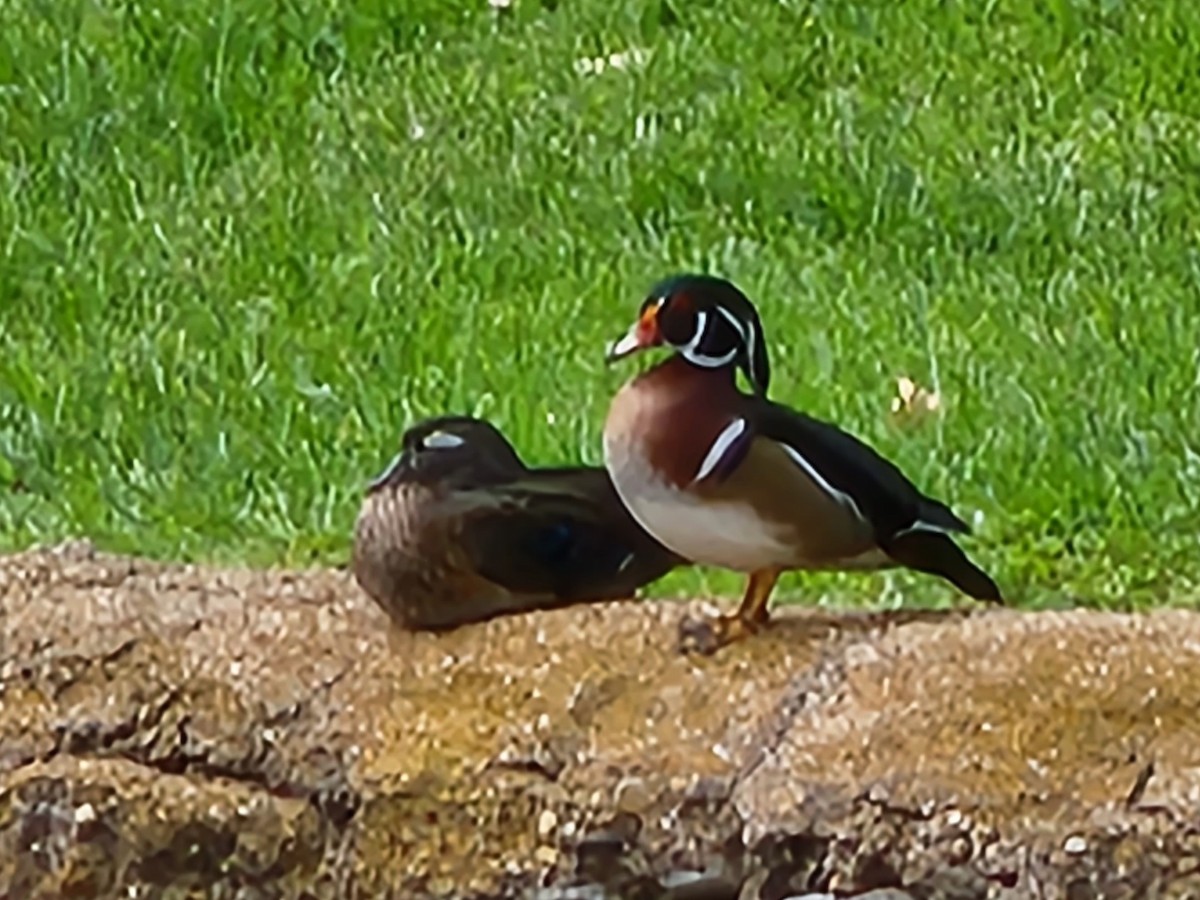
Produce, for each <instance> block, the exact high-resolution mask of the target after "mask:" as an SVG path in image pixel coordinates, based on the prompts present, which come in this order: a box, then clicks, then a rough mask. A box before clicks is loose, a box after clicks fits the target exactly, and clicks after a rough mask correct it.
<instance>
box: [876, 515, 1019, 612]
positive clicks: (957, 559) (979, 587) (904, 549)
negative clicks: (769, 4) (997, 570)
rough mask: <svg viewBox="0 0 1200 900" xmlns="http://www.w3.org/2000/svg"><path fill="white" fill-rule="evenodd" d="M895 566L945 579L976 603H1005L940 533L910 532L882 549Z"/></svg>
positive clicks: (985, 577) (993, 584)
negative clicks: (982, 601) (894, 562)
mask: <svg viewBox="0 0 1200 900" xmlns="http://www.w3.org/2000/svg"><path fill="white" fill-rule="evenodd" d="M883 550H884V552H886V553H887V554H888V556H890V557H891V558H892V559H894V560H895V561H896V562H898V563H900V565H902V566H906V567H907V568H910V569H915V570H916V571H918V572H926V573H928V574H930V575H937V576H939V577H941V578H945V579H946V580H947V581H949V582H950V583H951V584H953V585H954V586H955V587H957V588H958V589H959V590H960V591H962V592H963V593H965V594H967V595H968V596H970V597H973V598H975V599H976V600H985V601H987V602H989V603H1003V602H1004V598H1003V597H1002V596H1001V594H1000V588H999V587H997V586H996V582H994V581H993V580H992V579H991V577H990V576H988V574H987V573H986V572H984V571H983V569H981V568H979V566H977V565H975V563H973V562H971V560H969V559H968V558H967V555H966V554H965V553H963V551H962V549H961V548H960V547H959V546H958V545H957V544H956V543H954V541H953V540H952V539H951V538H950V536H949V535H947V534H942V533H941V532H937V531H925V530H915V531H907V532H904V533H902V534H900V535H897V536H896V537H893V538H892V539H891V540H890V541H888V542H887V544H886V545H885V546H884V547H883Z"/></svg>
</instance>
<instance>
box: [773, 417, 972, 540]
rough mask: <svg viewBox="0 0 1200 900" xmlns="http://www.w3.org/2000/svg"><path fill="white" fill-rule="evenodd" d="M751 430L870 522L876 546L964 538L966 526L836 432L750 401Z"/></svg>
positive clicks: (873, 454)
mask: <svg viewBox="0 0 1200 900" xmlns="http://www.w3.org/2000/svg"><path fill="white" fill-rule="evenodd" d="M752 402H753V404H754V406H753V422H754V431H755V432H756V433H757V434H759V435H761V436H763V437H767V438H770V439H772V440H774V441H777V442H779V443H780V444H783V445H784V446H785V447H786V448H787V449H788V450H789V451H790V453H791V455H792V457H793V458H794V459H795V460H796V462H797V464H798V465H801V466H803V467H805V468H807V469H809V474H810V475H812V476H813V477H814V478H816V479H817V480H818V483H822V482H823V483H824V486H826V487H827V488H829V489H832V491H833V492H836V493H839V494H840V495H841V496H842V498H848V499H849V500H850V501H852V502H853V504H854V506H855V507H857V509H858V511H859V513H860V514H861V515H862V516H863V517H864V518H865V519H866V520H867V521H868V522H870V523H871V526H872V528H873V529H874V531H875V534H876V535H877V538H878V539H879V540H880V541H881V542H887V541H888V540H890V539H891V538H894V537H896V536H897V535H898V534H900V533H902V532H904V531H906V530H909V529H914V528H915V529H916V530H920V531H935V532H939V531H940V532H959V533H963V534H969V533H970V530H971V529H970V528H969V527H968V525H967V523H966V522H964V521H963V520H962V519H960V518H959V517H958V516H956V515H955V514H954V513H953V512H951V511H950V508H949V507H948V506H946V505H945V504H944V503H942V502H941V501H939V500H934V499H933V498H932V497H927V496H926V495H925V494H922V493H921V492H920V491H919V490H918V489H917V487H916V486H915V485H914V484H913V483H912V482H911V481H909V480H908V478H907V477H905V475H904V473H903V472H901V471H900V470H899V469H898V468H897V467H896V466H895V465H894V464H892V463H891V462H889V461H888V460H886V459H884V458H883V457H882V456H880V455H879V454H878V453H876V452H875V451H874V450H873V449H871V448H870V447H868V446H867V445H866V444H864V443H863V442H862V441H860V440H859V439H858V438H856V437H854V436H852V435H850V434H847V433H846V432H844V431H842V430H841V429H840V428H838V427H836V426H834V425H831V424H829V423H827V422H822V421H820V420H819V419H814V418H812V417H811V416H806V415H804V413H800V412H797V411H795V410H792V409H788V408H787V407H786V406H781V405H779V404H778V403H772V402H771V401H769V400H754V401H752Z"/></svg>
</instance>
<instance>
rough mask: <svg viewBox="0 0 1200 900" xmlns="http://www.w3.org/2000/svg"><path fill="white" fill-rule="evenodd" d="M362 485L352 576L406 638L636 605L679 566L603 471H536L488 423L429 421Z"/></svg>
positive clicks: (450, 418) (459, 418)
mask: <svg viewBox="0 0 1200 900" xmlns="http://www.w3.org/2000/svg"><path fill="white" fill-rule="evenodd" d="M400 444H401V446H400V452H399V453H398V454H397V455H396V456H395V457H394V459H393V460H392V461H391V462H390V464H389V465H388V466H387V467H386V468H385V470H384V471H383V472H382V473H381V474H380V475H379V476H377V477H376V478H374V479H372V480H371V481H370V482H369V484H368V485H367V487H366V490H365V493H364V496H363V499H362V503H361V506H360V509H359V512H358V515H357V518H356V520H355V524H354V533H353V549H352V553H351V570H352V572H353V575H354V578H355V580H356V581H357V583H358V585H359V586H360V587H361V588H362V589H363V591H364V592H365V593H366V594H367V595H368V596H369V597H370V598H371V599H372V600H373V601H374V602H375V603H376V604H377V605H378V606H379V607H380V608H381V609H382V610H383V611H384V612H385V613H386V614H387V615H388V616H389V618H390V619H391V621H392V622H393V623H394V624H395V625H396V626H398V627H399V628H400V629H402V630H404V631H446V630H450V629H453V628H457V627H459V626H461V625H465V624H468V623H474V622H482V621H485V620H487V619H491V618H494V617H496V616H500V615H506V614H516V613H522V612H526V611H530V610H535V609H552V608H558V607H563V606H568V605H572V604H576V603H591V602H601V601H609V600H623V599H633V598H635V597H636V592H637V591H638V590H639V589H640V588H642V587H644V586H645V585H647V584H649V583H651V582H653V581H655V580H656V579H658V578H660V577H661V576H663V575H665V574H666V573H667V572H668V571H670V570H671V569H673V568H675V567H676V566H678V565H681V564H682V563H683V560H681V559H680V558H679V557H677V556H676V555H675V554H672V553H671V552H670V551H668V550H666V548H664V547H663V546H662V545H661V544H659V543H658V542H657V541H656V540H655V539H654V538H652V537H650V536H649V535H648V534H647V533H646V532H645V531H644V530H643V529H642V528H641V527H640V526H639V525H638V524H637V522H635V521H634V520H633V518H632V517H631V516H630V514H629V512H628V511H627V510H626V508H625V506H624V504H623V503H622V502H621V500H620V498H619V497H618V496H617V494H616V490H615V488H614V487H613V484H612V481H611V479H610V478H609V477H608V473H607V471H606V470H605V469H604V468H603V467H600V466H560V467H543V468H531V467H528V466H526V465H525V463H524V462H523V461H522V460H521V458H520V456H519V455H518V454H517V451H516V450H515V448H514V447H513V445H512V443H511V442H510V441H509V440H508V439H507V438H506V437H505V436H504V435H503V434H502V433H501V432H500V430H499V429H498V428H496V426H495V425H493V424H492V423H490V422H488V421H486V420H484V419H480V418H477V417H474V416H463V415H446V416H437V417H432V418H428V419H424V420H422V421H420V422H417V423H416V424H414V425H413V426H412V427H410V428H408V429H407V430H406V431H405V432H404V433H403V435H402V437H401V441H400Z"/></svg>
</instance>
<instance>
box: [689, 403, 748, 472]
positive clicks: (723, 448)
mask: <svg viewBox="0 0 1200 900" xmlns="http://www.w3.org/2000/svg"><path fill="white" fill-rule="evenodd" d="M745 430H746V420H745V419H734V420H733V421H732V422H730V423H729V424H728V425H726V426H725V428H724V429H723V430H722V431H721V433H720V434H718V435H717V439H716V440H715V441H713V442H712V446H711V447H709V448H708V453H707V455H705V457H704V461H703V462H701V463H700V468H699V469H697V470H696V477H695V478H693V479H692V483H693V484H694V483H696V482H697V481H703V480H704V479H705V478H707V477H708V476H709V475H711V474H712V471H713V469H715V468H716V467H717V464H718V463H720V462H721V460H722V459H724V458H725V454H726V453H728V452H729V448H730V447H732V446H733V442H734V441H736V440H737V439H738V438H739V437H741V436H742V432H744V431H745Z"/></svg>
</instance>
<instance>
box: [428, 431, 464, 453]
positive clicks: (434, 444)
mask: <svg viewBox="0 0 1200 900" xmlns="http://www.w3.org/2000/svg"><path fill="white" fill-rule="evenodd" d="M465 443H466V441H464V440H463V439H462V438H460V437H459V436H458V435H457V434H451V433H450V432H448V431H435V432H433V433H431V434H429V435H427V436H426V437H425V440H423V441H421V446H422V447H424V448H425V449H427V450H452V449H454V448H455V447H461V446H462V445H463V444H465Z"/></svg>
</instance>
